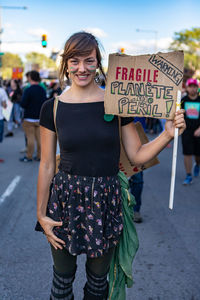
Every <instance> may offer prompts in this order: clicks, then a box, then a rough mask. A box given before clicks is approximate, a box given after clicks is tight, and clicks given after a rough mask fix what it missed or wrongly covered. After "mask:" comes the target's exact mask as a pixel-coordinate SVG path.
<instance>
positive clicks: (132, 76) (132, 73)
mask: <svg viewBox="0 0 200 300" xmlns="http://www.w3.org/2000/svg"><path fill="white" fill-rule="evenodd" d="M128 80H134V69H133V68H131V70H130V74H129V78H128Z"/></svg>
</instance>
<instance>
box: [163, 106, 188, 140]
mask: <svg viewBox="0 0 200 300" xmlns="http://www.w3.org/2000/svg"><path fill="white" fill-rule="evenodd" d="M184 112H185V111H184V109H180V110H178V111H177V112H176V113H175V117H174V120H167V121H166V123H165V132H166V134H168V136H169V139H173V138H174V132H175V128H178V129H179V131H178V134H179V135H181V134H182V133H183V131H184V130H185V128H186V124H185V120H184Z"/></svg>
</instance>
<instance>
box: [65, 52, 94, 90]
mask: <svg viewBox="0 0 200 300" xmlns="http://www.w3.org/2000/svg"><path fill="white" fill-rule="evenodd" d="M97 67H98V62H97V58H96V49H94V50H93V51H92V52H91V53H90V55H87V56H74V57H72V58H70V59H69V60H68V72H69V77H70V79H71V80H72V83H75V84H76V85H77V86H81V87H85V86H88V85H89V84H90V83H93V82H94V77H95V75H96V69H97Z"/></svg>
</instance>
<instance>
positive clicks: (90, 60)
mask: <svg viewBox="0 0 200 300" xmlns="http://www.w3.org/2000/svg"><path fill="white" fill-rule="evenodd" d="M86 62H87V63H88V64H93V63H94V62H95V60H93V59H89V60H87V61H86Z"/></svg>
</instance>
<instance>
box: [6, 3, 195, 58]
mask: <svg viewBox="0 0 200 300" xmlns="http://www.w3.org/2000/svg"><path fill="white" fill-rule="evenodd" d="M14 6H18V7H24V6H26V7H27V9H25V10H24V9H14V8H12V7H14ZM0 19H1V28H2V29H3V32H2V34H1V40H2V44H1V49H0V51H1V52H12V53H17V54H19V55H20V56H21V58H22V59H23V60H25V54H26V53H28V52H31V51H36V52H40V53H44V54H46V55H48V56H49V55H50V53H51V51H52V50H54V51H60V50H62V48H63V46H64V43H65V41H66V40H67V38H68V37H69V36H70V35H71V34H73V33H75V32H77V31H82V30H86V31H89V32H91V33H93V34H95V35H96V36H97V37H98V39H99V40H100V42H101V44H102V45H103V49H104V50H103V57H104V63H106V62H107V57H108V54H109V53H114V52H117V51H118V49H119V48H124V49H125V53H126V54H132V55H139V54H150V53H153V52H158V51H163V52H166V51H167V49H168V47H169V45H170V42H171V41H172V39H173V37H174V33H175V32H179V31H182V30H185V29H191V28H193V27H200V1H199V0H190V1H189V0H187V1H185V0H182V1H179V0H168V1H166V0H165V1H161V0H160V1H157V0H155V1H153V0H152V1H146V0H144V1H142V0H140V1H134V0H124V1H123V0H119V1H118V0H116V1H113V0H101V1H99V0H98V1H95V0H85V1H83V0H74V1H68V0H66V1H64V0H54V1H52V0H48V1H46V0H43V1H41V0H40V1H38V0H34V1H32V0H29V1H27V0H12V1H10V0H3V1H2V0H1V1H0ZM42 34H47V39H48V47H47V48H42V46H41V35H42Z"/></svg>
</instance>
